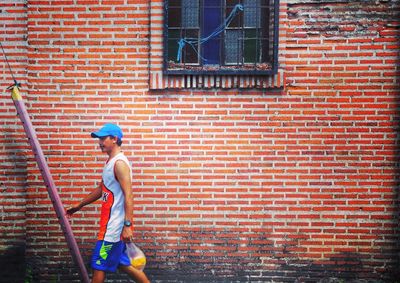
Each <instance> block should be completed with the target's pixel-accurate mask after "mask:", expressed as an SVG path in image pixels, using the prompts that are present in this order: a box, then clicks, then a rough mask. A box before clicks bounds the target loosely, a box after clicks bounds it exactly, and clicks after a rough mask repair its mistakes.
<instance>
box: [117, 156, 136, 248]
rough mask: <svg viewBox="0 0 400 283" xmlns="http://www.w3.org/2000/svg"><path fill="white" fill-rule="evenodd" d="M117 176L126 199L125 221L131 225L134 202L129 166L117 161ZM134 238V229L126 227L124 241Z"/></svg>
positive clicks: (123, 232) (123, 231)
mask: <svg viewBox="0 0 400 283" xmlns="http://www.w3.org/2000/svg"><path fill="white" fill-rule="evenodd" d="M115 176H116V177H117V179H118V182H119V184H120V185H121V188H122V192H123V193H124V197H125V203H124V206H125V219H124V220H128V221H130V222H131V223H133V221H132V220H133V219H132V210H133V201H132V180H131V173H130V170H129V167H128V165H127V164H126V163H125V162H124V161H122V160H121V161H117V162H116V163H115ZM132 236H133V232H132V227H127V226H125V225H124V228H123V230H122V240H123V241H125V242H129V241H130V240H131V238H132Z"/></svg>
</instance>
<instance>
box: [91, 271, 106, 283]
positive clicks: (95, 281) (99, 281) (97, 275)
mask: <svg viewBox="0 0 400 283" xmlns="http://www.w3.org/2000/svg"><path fill="white" fill-rule="evenodd" d="M105 279H106V273H105V272H104V271H101V270H96V269H95V270H93V277H92V283H103V282H104V280H105Z"/></svg>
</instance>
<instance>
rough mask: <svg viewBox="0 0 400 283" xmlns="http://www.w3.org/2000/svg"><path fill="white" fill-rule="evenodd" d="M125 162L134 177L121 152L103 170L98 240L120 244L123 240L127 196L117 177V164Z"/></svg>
mask: <svg viewBox="0 0 400 283" xmlns="http://www.w3.org/2000/svg"><path fill="white" fill-rule="evenodd" d="M118 160H122V161H124V162H125V163H126V164H127V165H128V167H129V174H130V176H132V168H131V166H130V164H129V161H128V159H127V158H126V156H125V155H124V154H123V153H122V152H120V153H118V154H117V155H116V156H114V157H113V158H112V159H111V160H108V161H107V162H106V165H105V166H104V169H103V184H102V198H101V199H102V206H101V218H100V232H99V235H98V240H104V241H107V242H118V241H120V240H121V233H122V229H123V228H124V220H125V206H124V205H125V196H124V192H123V191H122V188H121V186H120V184H119V182H118V180H117V178H116V176H115V170H114V168H115V163H116V162H117V161H118Z"/></svg>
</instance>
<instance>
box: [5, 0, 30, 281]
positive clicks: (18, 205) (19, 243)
mask: <svg viewBox="0 0 400 283" xmlns="http://www.w3.org/2000/svg"><path fill="white" fill-rule="evenodd" d="M0 23H1V25H0V41H1V44H2V46H3V48H4V50H5V52H7V53H8V60H9V63H10V65H11V66H12V68H13V70H14V73H15V78H16V79H17V80H18V81H19V82H21V83H23V84H25V85H26V72H25V70H26V66H27V48H26V7H25V5H24V1H21V0H20V1H15V0H14V1H11V0H10V1H8V0H5V1H2V2H1V4H0ZM0 52H1V51H0ZM11 84H13V80H12V78H11V76H10V72H9V71H8V66H7V64H6V61H5V58H4V56H3V54H2V53H1V55H0V88H1V90H2V91H1V96H0V140H1V142H0V216H1V218H0V265H1V266H2V268H1V269H2V271H1V272H0V274H1V275H0V277H1V279H0V281H1V282H15V281H17V282H22V280H23V275H24V269H25V268H24V265H25V230H26V217H25V208H26V206H25V204H26V190H25V185H26V177H27V171H26V168H27V154H29V153H28V152H29V148H28V145H27V144H26V139H25V136H24V133H23V131H22V127H21V126H20V123H19V121H18V119H17V118H16V117H15V113H16V111H15V109H14V107H13V103H12V100H11V96H10V94H9V93H8V91H6V88H7V87H8V86H10V85H11ZM13 280H15V281H13Z"/></svg>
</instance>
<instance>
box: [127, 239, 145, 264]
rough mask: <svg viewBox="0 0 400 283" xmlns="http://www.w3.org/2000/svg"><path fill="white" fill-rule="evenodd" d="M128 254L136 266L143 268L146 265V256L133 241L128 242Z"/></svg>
mask: <svg viewBox="0 0 400 283" xmlns="http://www.w3.org/2000/svg"><path fill="white" fill-rule="evenodd" d="M126 255H127V256H128V258H129V260H130V262H131V265H132V266H133V267H134V268H136V269H139V270H143V269H144V267H145V266H146V256H145V255H144V253H143V252H142V250H141V249H139V247H138V246H136V245H135V244H134V243H133V242H129V243H126Z"/></svg>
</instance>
